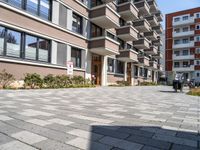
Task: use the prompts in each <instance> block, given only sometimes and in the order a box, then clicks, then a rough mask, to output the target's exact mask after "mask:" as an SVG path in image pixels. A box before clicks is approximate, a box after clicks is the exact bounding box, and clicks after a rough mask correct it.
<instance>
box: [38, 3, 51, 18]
mask: <svg viewBox="0 0 200 150" xmlns="http://www.w3.org/2000/svg"><path fill="white" fill-rule="evenodd" d="M49 10H50V1H49V0H41V1H40V16H41V17H42V18H44V19H46V20H48V19H49V12H50V11H49Z"/></svg>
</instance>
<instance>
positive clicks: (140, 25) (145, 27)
mask: <svg viewBox="0 0 200 150" xmlns="http://www.w3.org/2000/svg"><path fill="white" fill-rule="evenodd" d="M133 26H134V27H135V28H136V29H137V30H138V31H139V32H148V31H150V30H151V26H150V24H149V23H148V21H147V20H146V19H143V20H137V21H134V22H133Z"/></svg>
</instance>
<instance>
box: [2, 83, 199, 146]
mask: <svg viewBox="0 0 200 150" xmlns="http://www.w3.org/2000/svg"><path fill="white" fill-rule="evenodd" d="M0 95H1V97H0V150H37V149H42V150H77V149H81V150H82V149H84V150H159V149H163V150H190V149H191V150H197V149H200V100H199V99H200V98H199V97H193V96H188V95H186V94H185V93H174V92H173V90H172V88H171V87H164V86H163V87H162V86H158V87H124V88H118V87H117V88H115V87H100V88H91V89H59V90H27V91H0Z"/></svg>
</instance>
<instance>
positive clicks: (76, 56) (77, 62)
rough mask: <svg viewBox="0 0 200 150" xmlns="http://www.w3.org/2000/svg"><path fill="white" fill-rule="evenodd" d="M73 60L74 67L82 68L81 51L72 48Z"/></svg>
mask: <svg viewBox="0 0 200 150" xmlns="http://www.w3.org/2000/svg"><path fill="white" fill-rule="evenodd" d="M71 60H72V62H73V65H74V67H77V68H81V50H80V49H77V48H74V47H72V51H71Z"/></svg>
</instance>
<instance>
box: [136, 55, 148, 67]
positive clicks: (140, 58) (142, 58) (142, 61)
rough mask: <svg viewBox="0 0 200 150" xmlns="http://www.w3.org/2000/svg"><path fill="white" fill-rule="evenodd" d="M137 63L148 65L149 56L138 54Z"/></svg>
mask: <svg viewBox="0 0 200 150" xmlns="http://www.w3.org/2000/svg"><path fill="white" fill-rule="evenodd" d="M138 61H139V62H138V63H139V65H140V66H146V67H149V58H148V57H146V56H138Z"/></svg>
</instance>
